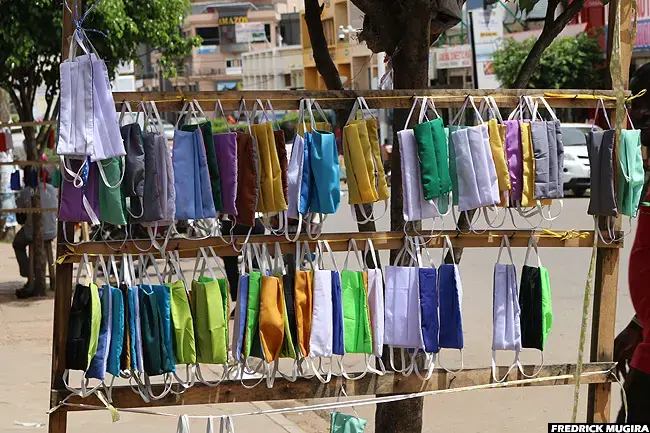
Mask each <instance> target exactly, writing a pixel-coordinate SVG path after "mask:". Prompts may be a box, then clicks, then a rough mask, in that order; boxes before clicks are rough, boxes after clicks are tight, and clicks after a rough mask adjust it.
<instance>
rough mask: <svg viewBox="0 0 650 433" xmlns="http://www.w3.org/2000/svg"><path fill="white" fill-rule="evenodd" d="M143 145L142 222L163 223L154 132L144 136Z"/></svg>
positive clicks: (146, 133)
mask: <svg viewBox="0 0 650 433" xmlns="http://www.w3.org/2000/svg"><path fill="white" fill-rule="evenodd" d="M142 143H143V146H144V166H145V174H144V195H143V196H142V205H143V214H142V219H141V220H140V221H142V222H154V221H161V220H162V219H163V213H162V208H161V201H160V188H159V184H160V182H159V180H158V179H159V176H160V174H161V173H158V170H157V168H158V167H157V164H156V147H155V135H154V134H153V133H152V132H144V133H143V134H142Z"/></svg>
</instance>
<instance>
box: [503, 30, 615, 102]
mask: <svg viewBox="0 0 650 433" xmlns="http://www.w3.org/2000/svg"><path fill="white" fill-rule="evenodd" d="M535 40H536V39H535V38H529V39H526V40H525V41H523V42H518V41H516V40H514V39H512V38H507V39H505V40H504V41H503V46H502V47H501V49H499V50H498V51H496V52H495V53H494V64H493V66H494V72H495V73H496V75H497V77H498V78H499V81H501V83H502V84H503V86H504V87H513V86H514V83H515V80H516V79H517V76H518V74H519V71H520V69H521V66H522V64H523V63H524V61H525V59H526V57H527V56H528V53H529V52H530V50H531V48H532V47H533V45H534V44H535ZM604 62H605V55H604V53H603V52H602V49H601V48H600V46H599V45H598V39H597V38H594V37H592V36H589V35H587V34H586V33H581V34H579V35H577V36H568V37H563V38H559V39H556V40H554V41H553V42H552V43H551V45H550V46H549V47H548V48H547V49H546V50H545V51H544V53H543V54H542V56H541V58H540V62H539V67H538V68H537V69H536V70H535V72H534V73H533V75H532V77H531V79H530V82H529V83H528V87H530V88H533V89H599V88H602V86H603V85H604V80H605V68H604V66H605V65H604Z"/></svg>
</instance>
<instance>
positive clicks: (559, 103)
mask: <svg viewBox="0 0 650 433" xmlns="http://www.w3.org/2000/svg"><path fill="white" fill-rule="evenodd" d="M64 16H65V19H64V44H63V45H64V49H63V51H64V53H65V52H67V40H68V37H67V36H68V35H70V34H71V33H72V24H71V21H70V19H69V14H68V13H67V11H65V12H64ZM549 92H552V93H554V94H564V95H565V97H549V96H547V100H549V102H550V104H551V105H552V106H553V107H554V108H562V107H567V108H568V107H573V108H576V107H586V108H595V107H596V103H597V101H598V99H597V98H596V97H592V98H588V97H574V98H571V97H566V95H578V94H580V95H585V94H592V95H594V96H595V95H596V94H597V95H598V96H605V97H606V101H605V105H606V107H607V108H608V109H609V110H611V114H612V116H615V112H614V110H615V103H614V101H613V99H614V97H615V96H616V94H615V93H614V92H613V91H598V92H597V93H596V92H595V91H585V90H564V91H558V90H553V91H549ZM468 94H469V95H473V96H475V97H482V96H486V95H490V96H494V97H495V99H496V102H497V104H498V105H499V107H515V106H516V105H517V103H518V102H519V99H518V98H519V96H521V95H531V96H542V95H544V91H543V90H534V91H530V90H485V91H483V90H464V89H462V90H432V89H425V90H395V91H359V92H354V91H316V92H311V91H302V92H299V91H291V92H289V91H242V92H230V91H229V92H193V93H188V94H185V95H182V94H181V93H160V92H151V93H140V92H130V93H115V94H114V99H115V101H116V105H118V107H119V106H120V104H121V103H122V102H124V101H128V102H130V103H138V102H141V101H145V100H154V101H156V103H157V106H158V108H159V109H160V110H161V111H172V110H177V111H178V110H180V109H181V107H182V104H183V103H184V101H187V100H194V99H196V100H198V101H199V103H200V104H201V106H202V108H203V109H204V110H205V111H212V110H213V109H214V104H215V102H216V100H217V99H219V100H221V101H222V103H223V105H224V108H226V109H236V108H237V107H238V103H239V101H240V100H241V99H242V98H244V99H246V100H252V101H254V100H255V99H262V100H267V99H270V100H271V101H272V103H273V105H274V107H275V108H277V109H282V110H287V109H292V110H296V109H298V103H299V100H300V99H301V98H315V99H317V100H318V101H319V103H320V105H321V106H322V107H323V108H326V109H327V108H332V109H346V108H347V109H351V107H352V104H353V102H354V98H356V97H357V96H364V97H365V98H366V100H367V102H368V104H369V106H370V107H371V108H409V107H410V106H411V104H412V102H413V99H412V98H413V96H433V97H434V100H435V103H436V105H437V106H438V107H441V108H444V107H460V106H461V105H462V103H463V101H464V99H465V97H466V96H467V95H468ZM582 233H585V234H587V236H585V237H577V238H575V237H574V238H568V239H562V238H559V237H554V236H551V235H547V234H543V233H539V232H538V233H537V234H536V235H538V236H539V241H538V245H539V247H540V248H546V247H554V248H556V247H565V248H591V247H592V246H593V242H594V236H596V234H595V233H594V232H593V231H588V232H582ZM447 234H450V235H451V236H452V238H453V244H454V247H459V248H486V247H491V248H498V247H499V244H500V237H501V236H503V235H504V234H506V235H508V236H509V237H510V239H511V240H510V243H511V245H512V247H521V248H523V247H526V246H527V242H528V238H529V236H530V231H529V230H528V231H524V230H490V231H489V232H486V233H484V234H461V233H458V232H455V231H452V232H447ZM320 238H321V239H327V240H329V241H330V244H331V246H332V249H333V250H334V251H345V250H346V249H347V242H348V240H349V239H356V240H357V242H358V243H359V244H360V247H361V248H363V247H364V246H365V242H366V239H368V238H370V239H372V240H373V243H374V245H375V248H376V249H380V250H381V249H395V248H400V247H401V246H402V242H403V238H404V234H403V233H402V232H378V233H337V234H328V233H324V234H322V235H321V237H320ZM236 239H237V241H236V242H237V243H241V242H243V240H244V239H243V237H236ZM301 240H308V239H307V238H306V237H305V236H302V237H301ZM276 241H279V242H280V243H281V248H282V251H283V252H293V251H295V247H294V244H292V243H289V242H287V241H286V240H285V239H284V238H279V237H276V236H272V235H263V236H251V237H250V239H249V242H251V243H253V242H269V243H271V242H276ZM310 244H311V245H312V247H313V246H314V242H311V241H310ZM109 245H110V244H109ZM109 245H107V244H105V243H103V242H90V243H85V244H82V245H79V246H77V247H72V246H70V245H68V244H65V243H59V244H58V249H57V255H58V256H59V257H62V260H61V263H59V264H58V265H57V270H56V274H57V281H56V294H55V301H54V331H53V344H52V377H51V392H50V407H52V408H53V407H56V406H57V405H59V403H60V402H61V401H62V400H63V399H64V398H65V397H67V396H68V395H69V394H70V392H69V391H67V390H66V388H65V386H64V384H63V373H64V369H65V346H66V334H67V322H68V315H69V311H70V304H71V299H72V287H73V264H74V263H77V262H79V260H80V258H81V255H82V254H83V253H88V254H91V255H96V254H111V253H114V252H115V251H114V249H117V248H119V247H121V248H120V253H134V254H137V253H138V252H139V250H137V249H136V248H135V246H134V245H133V242H127V243H126V244H124V245H122V243H121V242H120V243H115V244H113V245H110V247H112V248H113V249H111V248H110V247H109ZM207 245H211V246H214V247H215V249H216V251H217V254H218V255H221V256H228V255H237V254H238V253H236V252H235V251H234V250H233V248H232V247H231V246H229V245H228V244H225V243H224V242H223V241H222V240H221V239H219V238H210V239H206V240H185V239H172V240H170V241H169V244H168V248H167V249H168V250H179V252H180V253H181V257H196V251H197V249H198V248H199V247H202V246H207ZM441 246H442V243H441V242H440V241H439V239H438V240H437V239H436V238H434V239H432V240H431V245H430V247H433V248H436V247H437V248H440V247H441ZM620 248H622V242H613V243H612V244H609V245H607V244H604V243H602V242H599V243H598V252H597V262H596V275H595V287H594V301H593V310H592V315H593V316H592V329H591V353H590V359H589V360H590V362H587V363H585V364H584V370H583V371H584V372H601V371H607V370H610V369H611V368H612V367H613V366H614V363H613V362H612V360H613V349H614V324H615V321H616V296H617V283H618V264H619V254H620ZM156 255H157V256H158V254H157V252H156ZM505 368H506V367H504V370H503V371H501V372H500V374H505V371H506V370H505ZM525 368H526V370H527V371H528V372H529V373H530V372H532V370H533V368H534V366H525ZM576 368H577V366H576V364H573V363H566V364H558V365H546V366H544V367H543V368H542V370H541V372H540V374H539V377H554V376H558V375H567V374H568V375H574V374H575V372H576ZM522 377H523V376H521V374H520V373H518V372H517V370H514V371H513V372H511V373H510V374H509V376H508V379H507V380H516V379H520V378H522ZM452 378H453V382H451V379H452ZM581 380H582V383H585V384H589V396H588V408H587V420H588V421H593V422H608V421H609V418H610V404H611V381H612V380H613V379H612V376H611V374H607V373H603V374H593V375H588V376H584V377H582V379H581ZM491 382H492V375H491V369H490V368H489V367H488V368H478V369H466V370H463V371H461V372H460V373H457V374H455V375H453V374H451V373H447V372H446V371H444V370H436V371H435V372H434V374H433V376H432V377H431V379H429V380H428V381H422V380H420V379H418V378H417V377H416V376H415V375H411V376H409V377H404V376H402V375H401V374H392V373H387V374H386V375H384V376H375V375H372V374H371V375H367V376H366V377H365V378H363V379H361V380H359V381H346V380H345V379H344V378H338V377H337V378H333V379H332V381H331V382H330V383H328V384H322V383H321V382H319V381H318V380H317V379H316V378H313V379H298V380H297V381H296V382H293V383H290V382H288V381H286V380H284V379H280V378H278V379H277V380H276V381H275V385H274V387H273V388H271V389H267V388H266V387H264V386H263V385H262V386H259V387H257V388H255V389H252V390H251V389H245V388H244V387H242V386H241V385H240V384H239V382H229V381H224V382H223V383H221V384H220V385H219V386H217V387H214V388H212V387H208V386H206V385H203V384H200V383H197V384H195V385H194V386H193V387H191V388H190V389H188V390H187V391H185V392H184V393H182V394H180V395H174V394H172V393H170V394H168V395H167V396H166V397H165V398H163V399H161V400H157V401H153V402H152V403H145V402H144V401H143V400H142V399H141V397H140V396H139V395H137V394H135V393H133V391H132V390H131V388H130V387H129V386H119V387H118V386H116V387H114V388H113V392H112V397H113V405H114V406H115V407H116V408H117V409H120V408H137V407H153V406H172V405H192V404H208V403H229V402H252V401H264V400H292V399H318V398H328V397H336V396H337V394H338V391H339V388H340V385H341V384H343V383H344V384H345V385H346V390H347V393H348V394H349V395H351V396H362V395H376V394H384V395H387V394H388V395H389V394H404V393H413V392H420V391H431V390H438V389H447V388H449V387H452V388H457V387H466V386H471V385H480V384H488V383H491ZM570 383H574V382H573V378H565V379H562V380H555V381H548V382H541V383H538V385H564V384H570ZM153 391H154V392H155V393H159V392H160V391H161V389H160V385H153ZM68 402H69V403H77V404H80V403H85V404H89V405H100V406H101V405H102V404H101V403H100V402H99V400H98V399H97V398H96V397H95V396H92V397H88V398H86V399H84V400H82V399H81V398H79V397H77V396H73V397H70V399H69V400H68ZM78 410H87V409H85V408H80V407H72V406H61V407H59V408H58V409H57V410H55V411H53V412H52V413H51V414H50V415H49V427H48V428H49V432H51V433H64V432H66V427H67V415H68V412H70V411H78Z"/></svg>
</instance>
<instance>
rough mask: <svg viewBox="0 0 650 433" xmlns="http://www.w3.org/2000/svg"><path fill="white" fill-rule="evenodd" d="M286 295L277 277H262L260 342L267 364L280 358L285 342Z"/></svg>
mask: <svg viewBox="0 0 650 433" xmlns="http://www.w3.org/2000/svg"><path fill="white" fill-rule="evenodd" d="M284 332H285V327H284V294H283V293H282V284H281V283H280V279H279V278H277V277H266V276H263V277H262V289H261V293H260V342H261V343H262V350H263V352H264V359H265V361H266V362H273V361H275V360H277V359H278V358H279V357H280V351H281V350H282V342H283V341H284Z"/></svg>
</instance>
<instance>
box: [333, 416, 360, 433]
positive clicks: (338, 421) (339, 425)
mask: <svg viewBox="0 0 650 433" xmlns="http://www.w3.org/2000/svg"><path fill="white" fill-rule="evenodd" d="M365 428H366V420H365V419H361V418H359V417H357V416H354V415H348V414H345V413H341V412H332V419H331V423H330V433H362V432H363V431H364V430H365Z"/></svg>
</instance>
